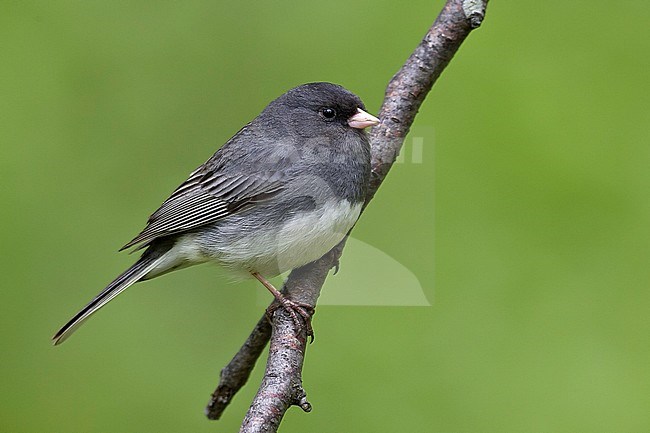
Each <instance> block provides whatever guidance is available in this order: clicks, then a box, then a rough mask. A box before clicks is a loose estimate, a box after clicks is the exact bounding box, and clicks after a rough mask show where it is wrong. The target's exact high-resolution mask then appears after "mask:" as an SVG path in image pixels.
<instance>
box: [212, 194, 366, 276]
mask: <svg viewBox="0 0 650 433" xmlns="http://www.w3.org/2000/svg"><path fill="white" fill-rule="evenodd" d="M360 213H361V203H359V204H355V205H352V204H351V203H350V202H348V201H347V200H343V201H339V202H336V201H329V202H326V203H325V204H324V205H323V206H321V207H320V208H318V209H316V210H313V211H310V212H302V213H298V214H297V215H296V216H294V217H293V218H291V219H289V220H287V221H286V222H285V223H284V224H283V226H282V227H280V228H278V229H275V230H270V229H267V230H261V231H259V232H256V233H251V234H250V235H249V236H247V237H245V238H243V239H240V240H238V241H236V242H233V243H231V244H229V245H228V246H227V247H225V248H223V249H222V251H220V252H219V254H218V257H214V258H216V259H217V261H218V262H220V263H221V264H223V265H225V266H226V267H228V268H231V269H232V270H233V271H236V272H237V273H241V274H243V273H246V274H248V273H250V272H253V271H254V272H259V273H260V274H262V275H264V276H266V277H270V276H274V275H277V274H280V273H282V272H285V271H288V270H290V269H294V268H297V267H300V266H302V265H306V264H307V263H310V262H313V261H314V260H316V259H318V258H320V257H321V256H323V254H325V253H326V252H328V251H329V250H331V249H332V248H333V247H334V246H336V244H338V243H339V242H340V241H341V240H342V239H343V237H344V236H345V235H346V234H347V232H348V231H349V230H350V229H351V228H352V226H353V225H354V223H355V222H356V221H357V219H358V218H359V214H360Z"/></svg>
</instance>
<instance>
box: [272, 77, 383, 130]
mask: <svg viewBox="0 0 650 433" xmlns="http://www.w3.org/2000/svg"><path fill="white" fill-rule="evenodd" d="M262 115H263V116H270V117H272V118H274V120H275V121H276V122H277V121H280V122H282V123H284V127H287V128H290V129H293V130H294V131H296V132H298V133H299V134H300V135H319V134H324V135H330V136H331V135H332V134H342V133H345V132H350V129H351V128H352V129H355V130H357V131H361V130H363V129H364V128H366V127H368V126H373V125H376V124H377V123H379V120H378V119H377V118H376V117H374V116H372V115H370V114H368V113H366V112H365V106H364V105H363V102H362V101H361V99H360V98H359V97H358V96H357V95H355V94H354V93H352V92H350V91H348V90H346V89H345V88H343V87H341V86H339V85H336V84H332V83H308V84H303V85H301V86H298V87H295V88H293V89H291V90H289V91H288V92H286V93H285V94H283V95H282V96H280V97H279V98H277V99H276V100H274V101H273V102H271V103H270V104H269V105H268V106H267V107H266V109H265V110H264V112H263V113H262Z"/></svg>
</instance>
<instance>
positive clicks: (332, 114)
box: [320, 108, 336, 119]
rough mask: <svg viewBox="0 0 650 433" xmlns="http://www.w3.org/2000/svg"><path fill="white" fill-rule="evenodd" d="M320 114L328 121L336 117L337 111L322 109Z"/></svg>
mask: <svg viewBox="0 0 650 433" xmlns="http://www.w3.org/2000/svg"><path fill="white" fill-rule="evenodd" d="M320 114H321V116H323V117H324V118H326V119H333V118H334V117H335V116H336V110H335V109H333V108H322V109H321V110H320Z"/></svg>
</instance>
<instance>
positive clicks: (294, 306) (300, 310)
mask: <svg viewBox="0 0 650 433" xmlns="http://www.w3.org/2000/svg"><path fill="white" fill-rule="evenodd" d="M275 299H276V301H277V302H274V303H273V304H271V305H270V306H269V308H267V309H266V317H267V318H268V319H269V322H271V321H272V319H273V313H274V312H275V310H277V309H278V308H280V306H282V308H284V309H285V310H286V311H287V312H288V313H289V315H290V316H291V320H293V324H294V325H295V326H296V329H302V328H303V326H304V328H305V331H306V333H307V337H309V342H310V343H313V341H314V328H312V326H311V317H312V316H313V315H314V312H315V309H314V307H312V306H311V305H309V304H305V303H303V302H296V301H292V300H291V299H287V298H286V297H284V296H282V297H281V298H278V297H276V298H275ZM298 316H300V317H298ZM301 318H302V320H301Z"/></svg>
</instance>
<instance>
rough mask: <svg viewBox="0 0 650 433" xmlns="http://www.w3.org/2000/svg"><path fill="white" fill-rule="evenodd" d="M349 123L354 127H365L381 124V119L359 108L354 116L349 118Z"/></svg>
mask: <svg viewBox="0 0 650 433" xmlns="http://www.w3.org/2000/svg"><path fill="white" fill-rule="evenodd" d="M348 125H350V126H351V127H352V128H357V129H363V128H367V127H369V126H375V125H379V119H377V118H376V117H375V116H373V115H372V114H369V113H366V112H365V111H363V110H362V109H361V108H357V112H356V113H355V114H354V116H352V117H350V118H349V119H348Z"/></svg>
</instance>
